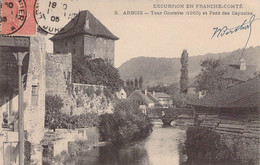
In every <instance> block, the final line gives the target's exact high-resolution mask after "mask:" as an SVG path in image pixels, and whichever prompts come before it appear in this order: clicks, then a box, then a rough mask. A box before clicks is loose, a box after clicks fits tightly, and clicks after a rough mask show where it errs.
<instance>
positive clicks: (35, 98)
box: [31, 85, 38, 105]
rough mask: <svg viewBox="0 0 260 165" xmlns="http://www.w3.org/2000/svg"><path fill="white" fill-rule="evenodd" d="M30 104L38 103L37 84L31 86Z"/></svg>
mask: <svg viewBox="0 0 260 165" xmlns="http://www.w3.org/2000/svg"><path fill="white" fill-rule="evenodd" d="M31 104H32V105H38V85H33V86H32V100H31Z"/></svg>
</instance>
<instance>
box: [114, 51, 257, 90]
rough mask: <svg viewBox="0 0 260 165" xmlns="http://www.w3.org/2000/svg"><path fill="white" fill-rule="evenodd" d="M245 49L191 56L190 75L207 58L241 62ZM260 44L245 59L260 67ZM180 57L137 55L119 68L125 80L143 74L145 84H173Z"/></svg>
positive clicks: (245, 55)
mask: <svg viewBox="0 0 260 165" xmlns="http://www.w3.org/2000/svg"><path fill="white" fill-rule="evenodd" d="M242 52H243V49H238V50H235V51H232V52H223V53H215V54H213V53H208V54H205V55H198V56H192V57H189V67H188V69H189V77H190V78H193V77H195V76H196V75H197V74H198V73H199V72H200V70H201V67H200V61H201V60H203V59H206V58H215V59H218V58H221V59H222V63H224V64H239V58H240V55H241V54H242ZM259 56H260V46H257V47H250V48H247V49H246V51H245V53H244V57H243V58H244V59H245V60H246V61H247V64H248V65H256V66H257V68H258V70H259V69H260V58H259ZM180 68H181V63H180V58H154V57H137V58H133V59H131V60H129V61H127V62H125V63H123V64H122V65H121V66H120V67H119V68H118V69H119V73H120V75H121V78H122V79H123V80H127V79H133V78H135V77H140V76H143V78H144V84H145V85H149V86H155V85H159V84H171V83H174V82H178V81H179V77H180Z"/></svg>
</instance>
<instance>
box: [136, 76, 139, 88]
mask: <svg viewBox="0 0 260 165" xmlns="http://www.w3.org/2000/svg"><path fill="white" fill-rule="evenodd" d="M135 87H136V88H138V87H139V82H138V80H137V78H135Z"/></svg>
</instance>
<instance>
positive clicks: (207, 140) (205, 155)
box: [182, 127, 234, 163]
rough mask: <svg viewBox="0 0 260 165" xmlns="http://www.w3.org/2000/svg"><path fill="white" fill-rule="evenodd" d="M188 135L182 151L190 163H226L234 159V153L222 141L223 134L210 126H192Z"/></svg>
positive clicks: (187, 132)
mask: <svg viewBox="0 0 260 165" xmlns="http://www.w3.org/2000/svg"><path fill="white" fill-rule="evenodd" d="M186 136H187V137H186V140H185V142H184V148H183V150H182V152H183V153H184V154H186V155H187V156H188V160H187V162H189V163H191V162H205V163H224V162H225V163H226V162H229V161H232V160H233V159H234V153H233V152H232V151H231V150H230V149H229V148H228V147H227V146H226V144H225V143H224V142H223V141H221V136H220V135H219V134H218V133H216V132H215V131H213V130H211V129H209V128H205V127H190V128H188V130H187V131H186Z"/></svg>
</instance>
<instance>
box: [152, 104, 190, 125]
mask: <svg viewBox="0 0 260 165" xmlns="http://www.w3.org/2000/svg"><path fill="white" fill-rule="evenodd" d="M148 116H149V118H150V119H160V120H162V122H163V125H165V126H167V125H170V124H171V122H172V121H179V122H184V121H187V122H188V123H193V117H192V109H190V108H157V109H152V110H151V111H150V112H148Z"/></svg>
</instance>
